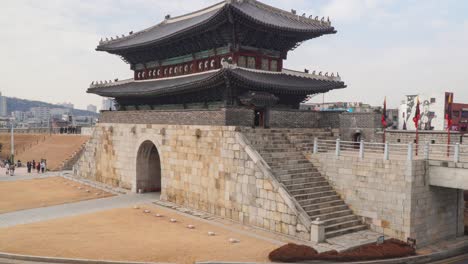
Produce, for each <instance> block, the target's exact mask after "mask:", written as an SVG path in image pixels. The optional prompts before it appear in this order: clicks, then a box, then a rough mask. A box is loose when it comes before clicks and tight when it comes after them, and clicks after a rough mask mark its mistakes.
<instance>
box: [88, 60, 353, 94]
mask: <svg viewBox="0 0 468 264" xmlns="http://www.w3.org/2000/svg"><path fill="white" fill-rule="evenodd" d="M213 87H232V88H240V89H247V90H255V91H265V92H270V93H273V94H296V95H299V94H301V95H310V94H316V93H324V92H328V91H330V90H333V89H340V88H345V87H346V85H345V84H344V82H342V81H341V78H340V77H339V76H334V74H331V75H330V76H328V73H327V74H325V75H322V74H321V73H319V74H309V73H303V72H297V71H291V70H286V69H284V70H283V71H282V72H270V71H261V70H254V69H247V68H241V67H237V66H236V65H232V64H225V65H223V67H222V68H221V69H216V70H212V71H207V72H203V73H195V74H191V75H183V76H176V77H168V78H161V79H154V80H134V79H128V80H123V81H115V82H105V83H102V82H101V83H94V82H93V83H92V84H91V86H90V87H89V88H88V90H87V92H88V93H93V94H97V95H101V96H105V97H113V98H119V97H120V98H122V97H133V98H135V97H137V98H138V97H144V98H148V97H160V96H167V95H175V94H184V93H188V92H194V91H201V90H205V89H209V88H213Z"/></svg>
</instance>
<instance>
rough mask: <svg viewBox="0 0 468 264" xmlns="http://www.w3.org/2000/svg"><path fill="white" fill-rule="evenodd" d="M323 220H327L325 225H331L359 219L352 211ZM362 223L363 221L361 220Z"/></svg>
mask: <svg viewBox="0 0 468 264" xmlns="http://www.w3.org/2000/svg"><path fill="white" fill-rule="evenodd" d="M322 221H324V222H325V227H327V226H331V225H337V224H340V223H347V222H351V221H359V219H358V217H357V216H355V215H354V214H352V213H348V214H347V215H342V216H337V217H334V218H328V219H323V220H322ZM359 223H361V221H359Z"/></svg>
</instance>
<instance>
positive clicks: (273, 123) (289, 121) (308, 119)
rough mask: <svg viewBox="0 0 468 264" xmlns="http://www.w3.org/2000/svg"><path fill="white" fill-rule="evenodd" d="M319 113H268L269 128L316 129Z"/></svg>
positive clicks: (298, 111)
mask: <svg viewBox="0 0 468 264" xmlns="http://www.w3.org/2000/svg"><path fill="white" fill-rule="evenodd" d="M319 118H320V113H319V112H315V111H307V110H277V109H272V110H271V111H270V127H272V128H274V127H278V128H279V127H288V128H316V127H318V125H319Z"/></svg>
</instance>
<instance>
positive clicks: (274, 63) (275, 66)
mask: <svg viewBox="0 0 468 264" xmlns="http://www.w3.org/2000/svg"><path fill="white" fill-rule="evenodd" d="M270 71H278V61H277V60H271V62H270Z"/></svg>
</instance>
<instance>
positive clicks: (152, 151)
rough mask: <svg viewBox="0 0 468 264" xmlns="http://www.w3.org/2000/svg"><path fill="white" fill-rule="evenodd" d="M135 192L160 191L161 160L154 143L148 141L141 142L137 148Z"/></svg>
mask: <svg viewBox="0 0 468 264" xmlns="http://www.w3.org/2000/svg"><path fill="white" fill-rule="evenodd" d="M140 190H141V191H140ZM136 191H137V192H160V191H161V160H160V157H159V152H158V149H157V148H156V146H155V145H154V143H153V142H151V141H149V140H147V141H145V142H143V143H142V144H141V145H140V147H139V148H138V153H137V161H136Z"/></svg>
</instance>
